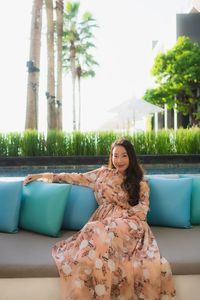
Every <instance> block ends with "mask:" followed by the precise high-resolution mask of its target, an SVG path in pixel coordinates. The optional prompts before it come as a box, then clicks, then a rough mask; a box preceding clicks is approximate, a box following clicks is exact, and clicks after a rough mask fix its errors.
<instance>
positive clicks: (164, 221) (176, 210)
mask: <svg viewBox="0 0 200 300" xmlns="http://www.w3.org/2000/svg"><path fill="white" fill-rule="evenodd" d="M149 187H150V211H149V213H148V215H147V221H148V223H149V224H150V225H156V226H169V227H183V228H188V227H191V223H190V201H191V194H192V179H191V178H178V179H168V178H150V179H149Z"/></svg>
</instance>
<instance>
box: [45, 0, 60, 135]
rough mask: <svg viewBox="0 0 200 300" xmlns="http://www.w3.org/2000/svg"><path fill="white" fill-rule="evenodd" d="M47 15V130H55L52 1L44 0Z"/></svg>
mask: <svg viewBox="0 0 200 300" xmlns="http://www.w3.org/2000/svg"><path fill="white" fill-rule="evenodd" d="M45 4H46V15H47V62H48V74H47V91H46V98H47V128H48V130H50V129H55V128H57V114H56V97H55V72H54V63H55V59H54V21H53V1H52V0H45Z"/></svg>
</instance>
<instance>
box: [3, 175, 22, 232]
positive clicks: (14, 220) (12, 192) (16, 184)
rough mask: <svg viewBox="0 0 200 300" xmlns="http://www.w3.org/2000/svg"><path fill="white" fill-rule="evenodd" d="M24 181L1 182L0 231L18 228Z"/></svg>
mask: <svg viewBox="0 0 200 300" xmlns="http://www.w3.org/2000/svg"><path fill="white" fill-rule="evenodd" d="M21 195H22V181H4V182H0V231H3V232H10V233H12V232H16V231H17V230H18V222H19V212H20V205H21Z"/></svg>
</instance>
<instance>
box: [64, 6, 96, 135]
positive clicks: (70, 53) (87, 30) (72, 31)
mask: <svg viewBox="0 0 200 300" xmlns="http://www.w3.org/2000/svg"><path fill="white" fill-rule="evenodd" d="M79 7H80V3H79V2H68V3H67V4H66V10H65V11H64V21H63V22H64V24H63V67H64V70H65V72H66V73H68V72H71V76H72V88H73V130H77V129H78V130H80V113H81V101H80V98H81V97H80V95H81V91H80V90H81V88H80V81H81V78H86V77H88V76H92V77H94V76H95V71H94V70H93V67H94V65H97V62H96V61H95V60H94V57H93V55H92V54H91V53H90V49H91V48H94V47H95V45H94V44H93V43H92V40H93V38H94V35H93V28H94V27H97V25H96V21H95V19H93V17H92V14H91V13H90V12H85V13H84V14H83V16H82V17H81V19H80V18H79ZM79 19H80V20H79ZM76 79H77V80H78V95H79V124H78V127H77V121H76V96H75V95H76V92H75V89H76Z"/></svg>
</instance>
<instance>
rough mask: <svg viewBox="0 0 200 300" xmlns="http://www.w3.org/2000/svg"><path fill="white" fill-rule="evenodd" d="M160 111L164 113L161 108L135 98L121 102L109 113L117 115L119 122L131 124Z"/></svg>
mask: <svg viewBox="0 0 200 300" xmlns="http://www.w3.org/2000/svg"><path fill="white" fill-rule="evenodd" d="M162 111H164V109H163V108H161V107H159V106H157V105H154V104H151V103H149V102H147V101H145V100H142V99H139V98H135V97H133V98H131V99H129V100H126V101H124V102H122V103H121V104H119V105H117V106H115V107H114V108H112V109H111V110H110V112H112V113H115V114H117V117H118V119H119V121H120V120H126V121H132V122H135V121H136V120H139V119H142V118H144V117H147V116H149V115H151V114H153V113H158V112H162Z"/></svg>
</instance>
